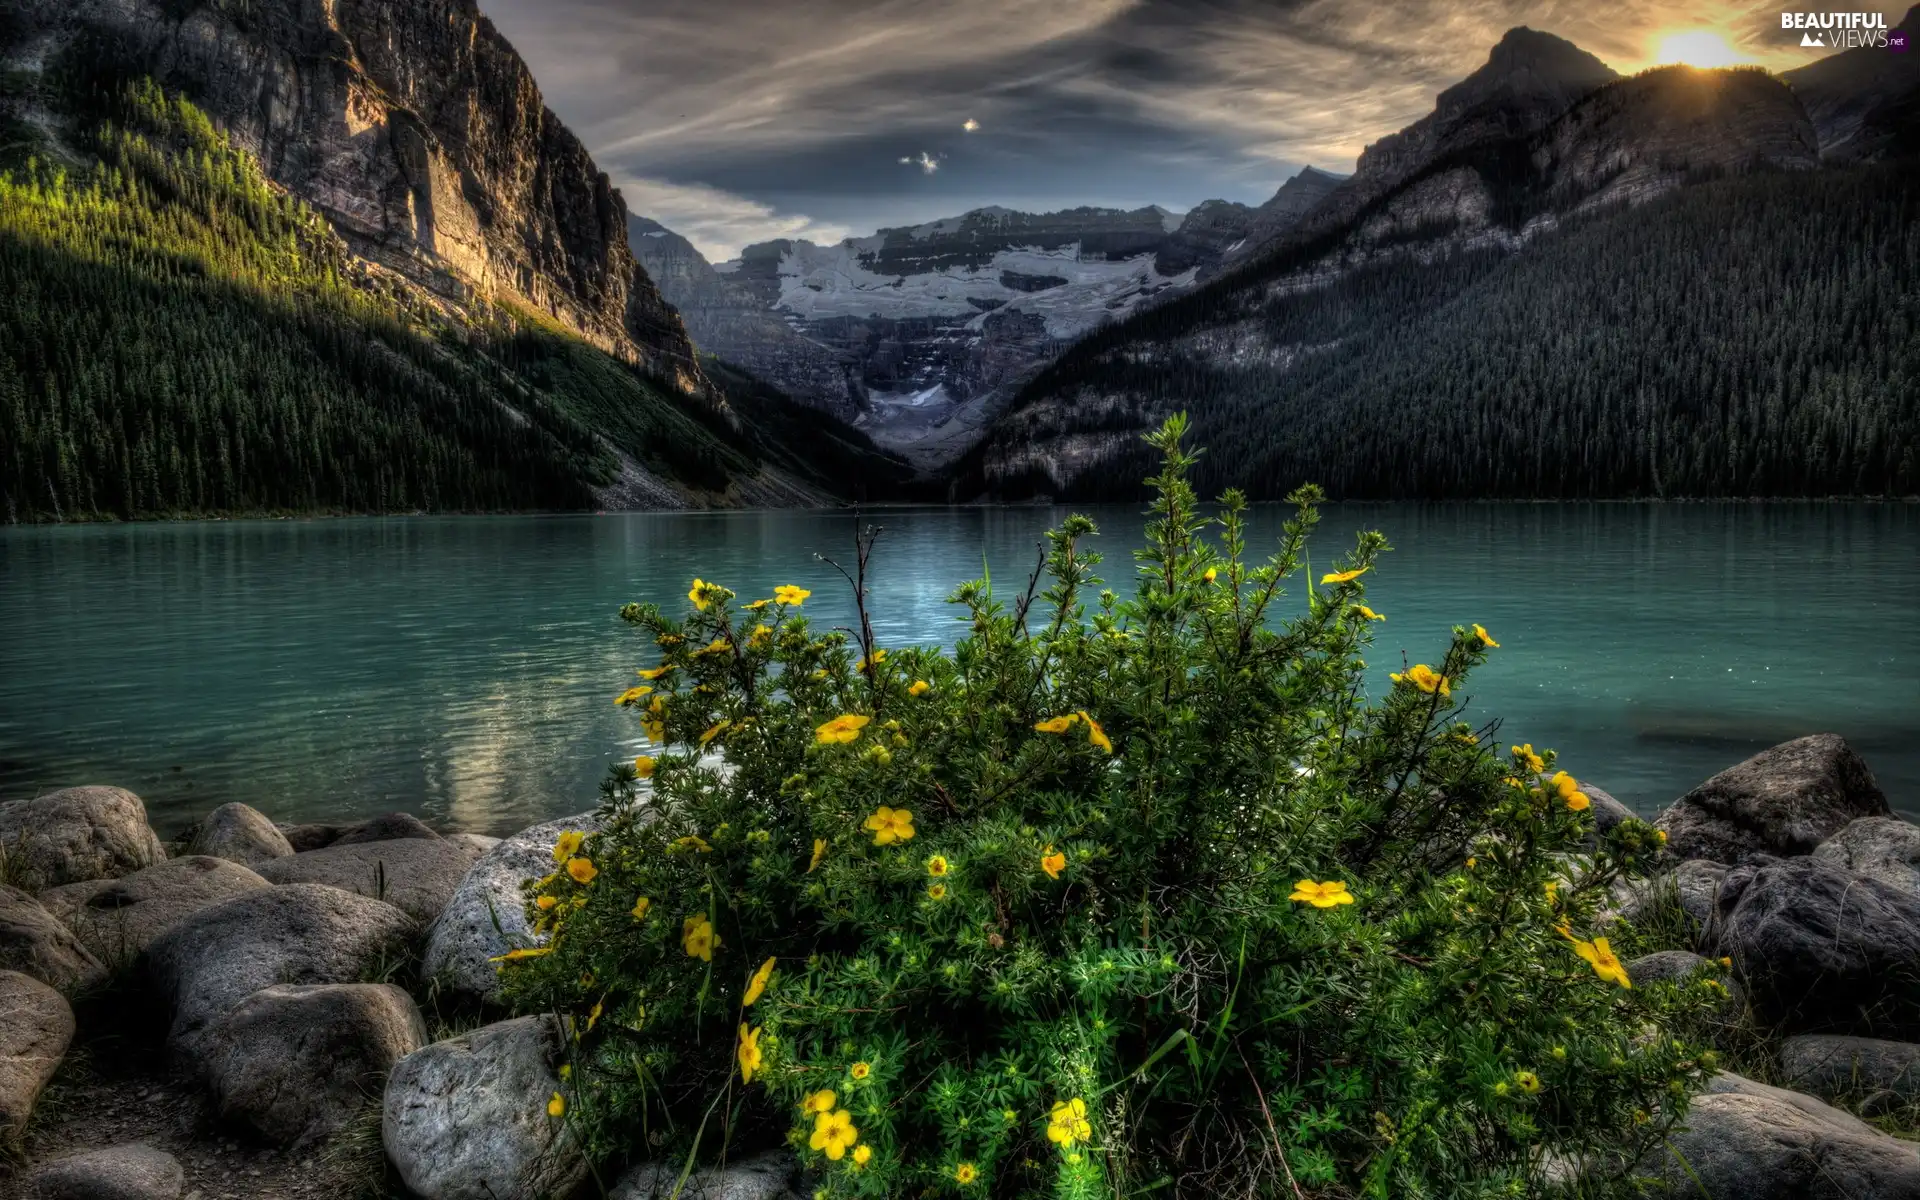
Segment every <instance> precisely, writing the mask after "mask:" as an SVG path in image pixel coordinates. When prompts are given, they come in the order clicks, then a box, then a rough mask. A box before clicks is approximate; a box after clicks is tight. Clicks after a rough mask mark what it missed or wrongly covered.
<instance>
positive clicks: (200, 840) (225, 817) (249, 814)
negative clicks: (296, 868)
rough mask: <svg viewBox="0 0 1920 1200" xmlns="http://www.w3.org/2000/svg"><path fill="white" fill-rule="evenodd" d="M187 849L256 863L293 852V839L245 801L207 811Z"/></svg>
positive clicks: (217, 856) (227, 858)
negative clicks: (290, 839)
mask: <svg viewBox="0 0 1920 1200" xmlns="http://www.w3.org/2000/svg"><path fill="white" fill-rule="evenodd" d="M188 850H189V851H190V852H192V853H194V854H205V855H209V856H211V857H213V858H224V859H226V860H227V861H228V862H237V863H239V864H240V865H241V866H243V867H251V866H256V865H258V864H260V863H263V862H267V861H269V860H271V859H276V858H285V857H286V856H287V855H289V854H292V853H293V845H292V843H290V842H288V841H287V835H286V834H284V833H281V832H280V827H279V826H277V825H275V824H274V823H273V822H272V821H269V820H267V814H265V813H263V812H261V811H260V810H259V809H257V808H249V807H247V806H246V805H244V804H222V805H221V806H220V807H219V808H216V809H214V810H213V811H212V812H211V813H209V814H207V819H206V820H205V821H203V822H201V823H200V828H199V830H198V831H197V832H196V833H195V834H194V835H193V841H192V842H191V843H190V844H189V846H188Z"/></svg>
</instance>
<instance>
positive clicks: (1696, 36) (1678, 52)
mask: <svg viewBox="0 0 1920 1200" xmlns="http://www.w3.org/2000/svg"><path fill="white" fill-rule="evenodd" d="M1654 60H1655V61H1656V62H1658V63H1660V64H1661V65H1663V66H1665V65H1669V64H1672V63H1685V64H1686V65H1687V66H1689V67H1731V66H1736V65H1738V64H1740V63H1743V62H1746V61H1748V60H1747V58H1746V56H1745V55H1743V54H1740V53H1738V52H1737V51H1735V50H1734V48H1733V47H1732V46H1729V45H1727V39H1725V38H1723V37H1721V36H1720V35H1719V34H1717V33H1713V32H1711V31H1709V30H1705V29H1689V30H1686V31H1685V32H1682V33H1670V34H1668V35H1667V36H1666V37H1664V38H1662V39H1660V52H1659V54H1657V55H1655V56H1654Z"/></svg>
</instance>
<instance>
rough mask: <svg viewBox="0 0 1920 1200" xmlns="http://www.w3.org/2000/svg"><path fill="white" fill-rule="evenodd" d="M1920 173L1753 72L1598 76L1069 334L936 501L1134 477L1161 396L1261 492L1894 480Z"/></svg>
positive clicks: (1905, 387) (1919, 257)
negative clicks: (1851, 156) (1128, 310)
mask: <svg viewBox="0 0 1920 1200" xmlns="http://www.w3.org/2000/svg"><path fill="white" fill-rule="evenodd" d="M1363 178H1364V174H1363V175H1360V176H1356V179H1363ZM1917 178H1920V173H1916V172H1914V171H1912V164H1911V163H1910V162H1907V163H1882V164H1867V165H1853V164H1848V163H1834V162H1825V163H1823V161H1822V159H1821V157H1820V154H1819V138H1818V135H1817V134H1816V131H1815V127H1814V126H1813V124H1812V123H1811V122H1810V121H1809V119H1808V116H1807V113H1806V111H1805V109H1804V107H1803V106H1802V104H1801V103H1800V102H1799V100H1798V99H1797V97H1796V96H1795V95H1794V94H1793V93H1792V92H1791V91H1790V90H1789V89H1788V87H1787V86H1786V85H1785V84H1784V83H1782V82H1781V81H1780V80H1778V79H1777V78H1774V77H1770V76H1768V75H1766V74H1764V73H1762V72H1758V71H1753V70H1736V71H1695V70H1691V69H1688V68H1666V69H1662V70H1658V71H1652V72H1647V73H1645V74H1642V75H1640V76H1636V77H1634V78H1631V79H1622V80H1618V81H1616V82H1612V83H1604V84H1602V85H1601V86H1598V87H1596V88H1595V89H1594V90H1593V91H1591V92H1590V93H1589V94H1587V95H1586V96H1584V97H1582V98H1581V99H1579V100H1578V101H1577V102H1575V103H1573V104H1572V105H1571V107H1569V108H1568V109H1567V110H1566V111H1565V112H1564V113H1562V114H1561V115H1560V116H1558V117H1556V118H1554V119H1553V120H1552V121H1550V122H1548V123H1546V124H1545V125H1543V126H1541V127H1540V128H1538V129H1536V130H1532V131H1528V132H1521V133H1517V134H1514V135H1512V136H1507V137H1492V138H1479V139H1477V140H1475V141H1473V142H1472V143H1470V144H1467V145H1464V146H1460V147H1457V148H1453V149H1449V150H1446V151H1445V152H1442V153H1440V154H1438V155H1437V156H1436V157H1432V158H1429V159H1426V160H1423V161H1420V162H1417V163H1413V164H1409V165H1405V166H1404V167H1403V168H1402V169H1399V170H1398V171H1397V172H1396V179H1395V180H1394V182H1393V183H1392V184H1391V185H1390V186H1384V187H1381V188H1379V189H1377V190H1376V193H1375V194H1373V195H1371V197H1370V198H1367V199H1365V200H1364V201H1355V199H1354V197H1353V196H1352V195H1351V194H1345V193H1343V192H1336V193H1335V194H1334V195H1333V196H1330V197H1329V199H1328V201H1327V203H1326V205H1323V211H1321V212H1320V213H1319V214H1317V218H1316V217H1309V219H1308V220H1307V221H1305V222H1303V223H1302V226H1301V231H1300V232H1297V233H1296V234H1295V235H1293V236H1292V237H1291V238H1289V239H1287V240H1284V241H1283V242H1282V243H1281V244H1279V245H1278V246H1277V247H1276V248H1275V249H1274V250H1273V251H1272V252H1271V253H1269V254H1268V255H1267V256H1265V257H1264V258H1262V259H1261V260H1259V261H1257V262H1254V263H1251V264H1249V265H1247V266H1245V267H1243V268H1242V269H1240V270H1238V271H1236V272H1234V273H1232V274H1230V275H1228V276H1225V277H1223V278H1222V279H1220V280H1218V281H1216V282H1215V283H1214V284H1212V285H1211V286H1209V287H1207V288H1205V289H1203V290H1201V291H1199V292H1197V293H1195V294H1193V295H1191V296H1188V297H1183V298H1180V299H1178V300H1174V301H1172V302H1170V303H1168V304H1167V305H1165V306H1163V307H1161V308H1159V309H1157V310H1154V311H1152V312H1148V313H1145V314H1142V315H1139V316H1137V317H1135V318H1133V319H1132V320H1130V321H1128V322H1126V323H1124V324H1122V325H1118V326H1115V327H1114V328H1112V329H1109V330H1103V331H1101V332H1099V333H1096V334H1095V335H1093V336H1091V337H1089V338H1087V339H1085V340H1084V341H1082V342H1081V343H1079V344H1078V345H1077V346H1076V347H1074V348H1073V349H1072V350H1070V351H1069V352H1068V353H1067V354H1066V355H1064V356H1063V357H1062V358H1061V359H1059V360H1058V361H1057V362H1055V363H1054V364H1053V365H1052V366H1051V367H1050V368H1049V369H1048V370H1047V371H1046V372H1045V373H1044V374H1043V375H1042V376H1040V377H1039V378H1038V379H1036V380H1035V381H1034V382H1033V383H1032V384H1031V385H1030V386H1029V387H1028V388H1027V389H1026V390H1025V391H1024V392H1023V393H1022V394H1021V395H1020V396H1019V397H1018V398H1017V399H1016V400H1015V402H1014V404H1013V405H1012V406H1011V408H1010V410H1009V412H1008V414H1007V415H1006V416H1004V417H1003V418H1002V419H1001V421H1000V422H999V424H998V425H997V426H996V427H995V428H994V429H993V430H992V431H991V433H990V434H989V435H988V437H987V438H986V440H985V441H984V442H983V443H982V444H981V445H980V446H979V447H977V448H976V449H975V450H974V452H973V453H972V454H971V455H970V456H969V458H968V459H967V460H966V461H965V462H964V463H963V465H962V473H961V477H960V478H959V479H958V480H957V481H956V484H955V487H954V492H955V494H956V495H967V496H970V495H981V494H984V495H990V496H997V497H1007V498H1020V497H1026V496H1032V495H1052V496H1056V497H1061V496H1065V497H1117V496H1121V495H1131V494H1132V487H1133V485H1132V483H1131V481H1132V480H1134V479H1137V478H1139V477H1140V475H1141V472H1140V466H1141V463H1142V461H1143V460H1142V458H1141V456H1140V453H1139V445H1138V434H1139V432H1140V431H1142V430H1144V429H1146V428H1148V427H1150V426H1152V425H1153V424H1155V423H1157V422H1158V421H1159V420H1160V419H1161V418H1162V417H1164V416H1165V415H1166V414H1167V413H1169V412H1173V411H1178V410H1182V409H1185V410H1189V411H1190V412H1191V413H1192V414H1193V417H1194V420H1195V425H1196V429H1197V439H1198V440H1199V441H1201V442H1203V443H1205V444H1207V445H1209V446H1210V447H1212V448H1213V449H1212V452H1211V454H1210V456H1209V458H1208V459H1207V461H1206V463H1205V465H1204V466H1203V471H1202V473H1203V476H1204V477H1205V479H1206V481H1207V482H1208V483H1210V484H1211V485H1212V486H1215V487H1221V486H1227V485H1236V486H1240V487H1244V488H1247V489H1249V490H1251V491H1253V492H1254V493H1256V494H1258V495H1260V496H1264V497H1277V496H1281V495H1284V494H1285V493H1286V492H1287V491H1289V490H1290V489H1291V488H1293V487H1294V486H1296V485H1297V484H1299V483H1301V482H1304V481H1314V482H1319V483H1322V484H1324V485H1326V486H1327V487H1328V488H1329V489H1330V490H1331V492H1332V493H1333V494H1334V495H1336V496H1345V497H1435V498H1438V497H1449V498H1475V497H1542V498H1546V497H1635V496H1754V495H1780V496H1808V495H1833V494H1845V495H1860V494H1871V495H1882V494H1910V493H1914V492H1920V467H1917V466H1916V462H1915V455H1916V453H1920V449H1916V448H1917V447H1920V332H1917V331H1920V299H1917V298H1916V297H1917V292H1916V284H1917V283H1920V278H1917V277H1920V232H1916V229H1917V223H1916V218H1917V217H1920V211H1917V209H1916V205H1917V202H1920V200H1917V196H1916V188H1917V187H1920V184H1916V182H1915V180H1916V179H1917ZM1342 206H1345V208H1350V209H1351V212H1350V213H1348V214H1347V215H1346V216H1345V219H1344V220H1331V219H1329V217H1328V212H1327V211H1324V210H1331V209H1334V208H1340V207H1342Z"/></svg>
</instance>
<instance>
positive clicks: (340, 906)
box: [147, 883, 415, 1059]
mask: <svg viewBox="0 0 1920 1200" xmlns="http://www.w3.org/2000/svg"><path fill="white" fill-rule="evenodd" d="M414 929H415V925H414V921H413V919H412V918H411V917H409V916H407V914H405V913H403V912H401V911H400V910H399V909H397V908H395V907H393V906H392V905H391V904H385V903H382V902H381V901H378V900H370V899H367V898H366V897H364V896H356V895H354V894H353V893H351V892H343V891H341V890H340V889H339V888H333V887H326V886H324V885H322V884H317V883H295V884H289V885H287V886H285V887H274V888H268V889H266V890H265V891H260V892H249V893H248V894H246V895H244V896H238V897H235V898H234V899H232V900H226V901H223V902H221V903H219V904H216V905H214V906H213V907H212V908H207V909H202V910H201V911H200V912H197V913H195V914H194V915H192V916H190V917H188V918H187V919H185V920H184V921H181V922H180V923H178V924H176V925H175V926H173V928H171V929H169V930H167V931H166V932H165V933H163V934H161V935H160V936H159V938H157V939H156V940H155V941H154V942H153V944H152V945H151V946H149V947H148V948H147V967H148V971H149V973H150V974H151V975H152V976H153V980H154V983H155V985H156V986H157V988H158V990H159V992H160V994H161V995H162V996H163V997H165V998H166V1000H167V1002H168V1003H169V1004H170V1005H171V1006H172V1010H173V1024H172V1027H171V1029H170V1031H169V1040H170V1041H171V1043H172V1044H173V1047H174V1049H175V1051H176V1052H177V1053H178V1054H179V1055H180V1056H181V1057H182V1058H185V1059H191V1058H192V1057H193V1055H194V1053H195V1052H196V1050H197V1048H198V1046H199V1043H200V1042H201V1040H202V1039H203V1038H204V1036H205V1034H206V1032H207V1029H208V1028H209V1027H210V1026H211V1025H212V1024H213V1023H214V1022H215V1021H216V1020H218V1019H219V1018H220V1017H222V1016H224V1015H225V1014H227V1013H228V1012H231V1011H232V1010H233V1009H234V1008H235V1007H237V1006H238V1005H239V1003H240V1002H241V1001H242V1000H245V999H246V998H247V997H248V996H251V995H252V994H253V993H255V992H257V991H259V990H260V989H261V988H264V987H271V986H272V985H274V984H276V983H355V982H358V981H359V980H360V979H362V978H363V977H365V976H366V975H367V974H368V973H370V972H371V971H372V970H373V969H374V968H375V967H376V966H377V965H379V964H380V963H381V962H382V961H383V960H385V959H387V958H389V957H391V956H395V955H398V954H400V953H402V952H404V949H405V946H406V942H407V940H408V938H409V937H410V936H411V935H412V933H413V931H414Z"/></svg>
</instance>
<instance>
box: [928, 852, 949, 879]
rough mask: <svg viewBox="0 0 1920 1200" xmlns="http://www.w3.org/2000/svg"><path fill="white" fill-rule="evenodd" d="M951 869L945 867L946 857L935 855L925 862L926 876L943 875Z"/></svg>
mask: <svg viewBox="0 0 1920 1200" xmlns="http://www.w3.org/2000/svg"><path fill="white" fill-rule="evenodd" d="M951 869H952V868H951V867H949V866H948V865H947V856H946V855H944V854H936V855H934V856H933V857H932V858H930V859H928V860H927V874H929V875H945V874H946V873H947V872H948V871H949V870H951Z"/></svg>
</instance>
